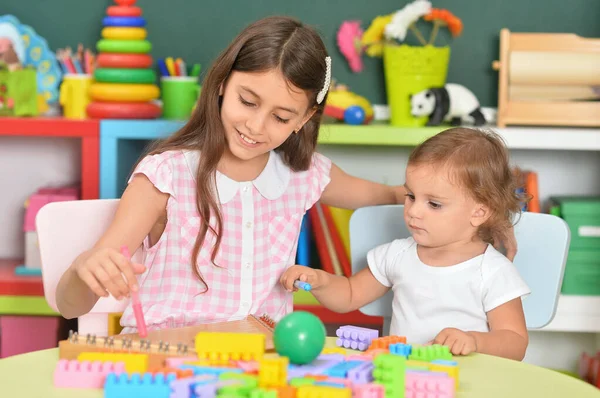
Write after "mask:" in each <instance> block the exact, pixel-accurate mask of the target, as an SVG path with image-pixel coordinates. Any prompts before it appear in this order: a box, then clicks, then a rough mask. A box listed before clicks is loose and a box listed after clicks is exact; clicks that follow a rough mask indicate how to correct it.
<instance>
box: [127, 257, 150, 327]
mask: <svg viewBox="0 0 600 398" xmlns="http://www.w3.org/2000/svg"><path fill="white" fill-rule="evenodd" d="M121 254H123V255H124V256H125V257H127V258H128V259H131V255H130V254H129V249H128V248H127V246H121ZM131 304H132V307H133V315H135V323H136V324H137V329H138V334H139V335H140V337H146V336H148V331H147V330H146V321H145V320H144V313H143V312H142V303H141V302H140V296H139V295H138V292H134V291H133V290H131Z"/></svg>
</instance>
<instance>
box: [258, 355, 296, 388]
mask: <svg viewBox="0 0 600 398" xmlns="http://www.w3.org/2000/svg"><path fill="white" fill-rule="evenodd" d="M289 364H290V362H289V359H288V358H287V357H279V358H272V359H262V360H261V361H260V368H259V371H258V385H259V387H261V388H267V387H283V386H285V385H286V384H287V368H288V366H289Z"/></svg>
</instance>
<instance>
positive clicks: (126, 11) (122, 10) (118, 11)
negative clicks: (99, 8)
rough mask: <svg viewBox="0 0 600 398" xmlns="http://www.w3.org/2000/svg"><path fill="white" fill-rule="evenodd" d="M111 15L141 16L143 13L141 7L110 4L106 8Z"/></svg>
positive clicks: (107, 13)
mask: <svg viewBox="0 0 600 398" xmlns="http://www.w3.org/2000/svg"><path fill="white" fill-rule="evenodd" d="M106 15H108V16H109V17H139V16H141V15H142V9H141V8H140V7H123V6H110V7H108V8H107V9H106Z"/></svg>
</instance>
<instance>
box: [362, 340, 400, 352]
mask: <svg viewBox="0 0 600 398" xmlns="http://www.w3.org/2000/svg"><path fill="white" fill-rule="evenodd" d="M396 343H405V344H406V337H404V336H385V337H379V338H377V339H374V340H373V341H371V345H370V346H369V348H368V349H367V352H369V351H372V350H378V349H383V350H386V351H387V350H388V348H389V346H390V344H396Z"/></svg>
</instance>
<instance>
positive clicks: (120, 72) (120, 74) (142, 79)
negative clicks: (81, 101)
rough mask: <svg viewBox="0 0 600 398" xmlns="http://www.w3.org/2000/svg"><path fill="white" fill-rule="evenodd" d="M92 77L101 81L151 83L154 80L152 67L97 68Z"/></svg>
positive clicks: (154, 75)
mask: <svg viewBox="0 0 600 398" xmlns="http://www.w3.org/2000/svg"><path fill="white" fill-rule="evenodd" d="M94 79H95V80H96V81H99V82H102V83H140V84H145V83H148V84H151V83H154V82H155V81H156V73H155V72H154V71H153V70H152V69H128V68H99V69H96V70H95V71H94Z"/></svg>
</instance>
